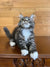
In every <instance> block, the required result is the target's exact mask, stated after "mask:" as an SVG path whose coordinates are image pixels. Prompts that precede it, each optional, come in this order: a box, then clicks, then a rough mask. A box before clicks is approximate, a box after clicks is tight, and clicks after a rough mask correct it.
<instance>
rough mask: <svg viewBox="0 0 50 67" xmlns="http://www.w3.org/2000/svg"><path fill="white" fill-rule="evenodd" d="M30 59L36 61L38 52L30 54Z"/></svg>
mask: <svg viewBox="0 0 50 67" xmlns="http://www.w3.org/2000/svg"><path fill="white" fill-rule="evenodd" d="M30 57H31V58H33V59H34V60H36V59H37V58H38V52H37V51H35V52H33V53H30Z"/></svg>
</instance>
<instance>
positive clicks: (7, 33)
mask: <svg viewBox="0 0 50 67" xmlns="http://www.w3.org/2000/svg"><path fill="white" fill-rule="evenodd" d="M3 29H4V31H5V33H6V35H7V37H8V38H9V39H10V38H11V34H10V32H9V30H8V28H7V27H4V28H3Z"/></svg>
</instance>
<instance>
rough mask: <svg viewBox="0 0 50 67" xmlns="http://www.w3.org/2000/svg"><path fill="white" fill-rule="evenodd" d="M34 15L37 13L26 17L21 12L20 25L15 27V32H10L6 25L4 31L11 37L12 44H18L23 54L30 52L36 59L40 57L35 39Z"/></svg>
mask: <svg viewBox="0 0 50 67" xmlns="http://www.w3.org/2000/svg"><path fill="white" fill-rule="evenodd" d="M34 17H35V15H31V16H30V17H27V16H25V17H24V16H23V15H22V14H20V21H19V23H18V27H16V28H15V29H14V31H13V33H12V34H10V32H9V30H8V29H7V28H6V27H4V31H5V33H6V35H7V37H8V38H9V39H10V46H15V45H16V44H17V45H18V46H19V47H20V49H21V54H22V55H23V56H26V55H27V54H30V57H31V58H33V59H34V60H36V59H37V58H38V52H37V49H36V44H35V41H34V32H33V30H34Z"/></svg>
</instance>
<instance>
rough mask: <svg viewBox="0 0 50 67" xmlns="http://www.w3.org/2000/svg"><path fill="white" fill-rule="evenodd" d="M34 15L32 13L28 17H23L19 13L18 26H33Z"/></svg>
mask: <svg viewBox="0 0 50 67" xmlns="http://www.w3.org/2000/svg"><path fill="white" fill-rule="evenodd" d="M34 17H35V15H33V14H32V15H31V16H30V17H27V16H25V17H24V16H23V15H22V14H20V22H19V26H21V27H23V28H29V27H34Z"/></svg>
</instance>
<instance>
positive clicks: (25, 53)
mask: <svg viewBox="0 0 50 67" xmlns="http://www.w3.org/2000/svg"><path fill="white" fill-rule="evenodd" d="M28 53H29V52H28V50H26V49H22V50H21V54H22V55H23V56H26V55H27V54H28Z"/></svg>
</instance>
